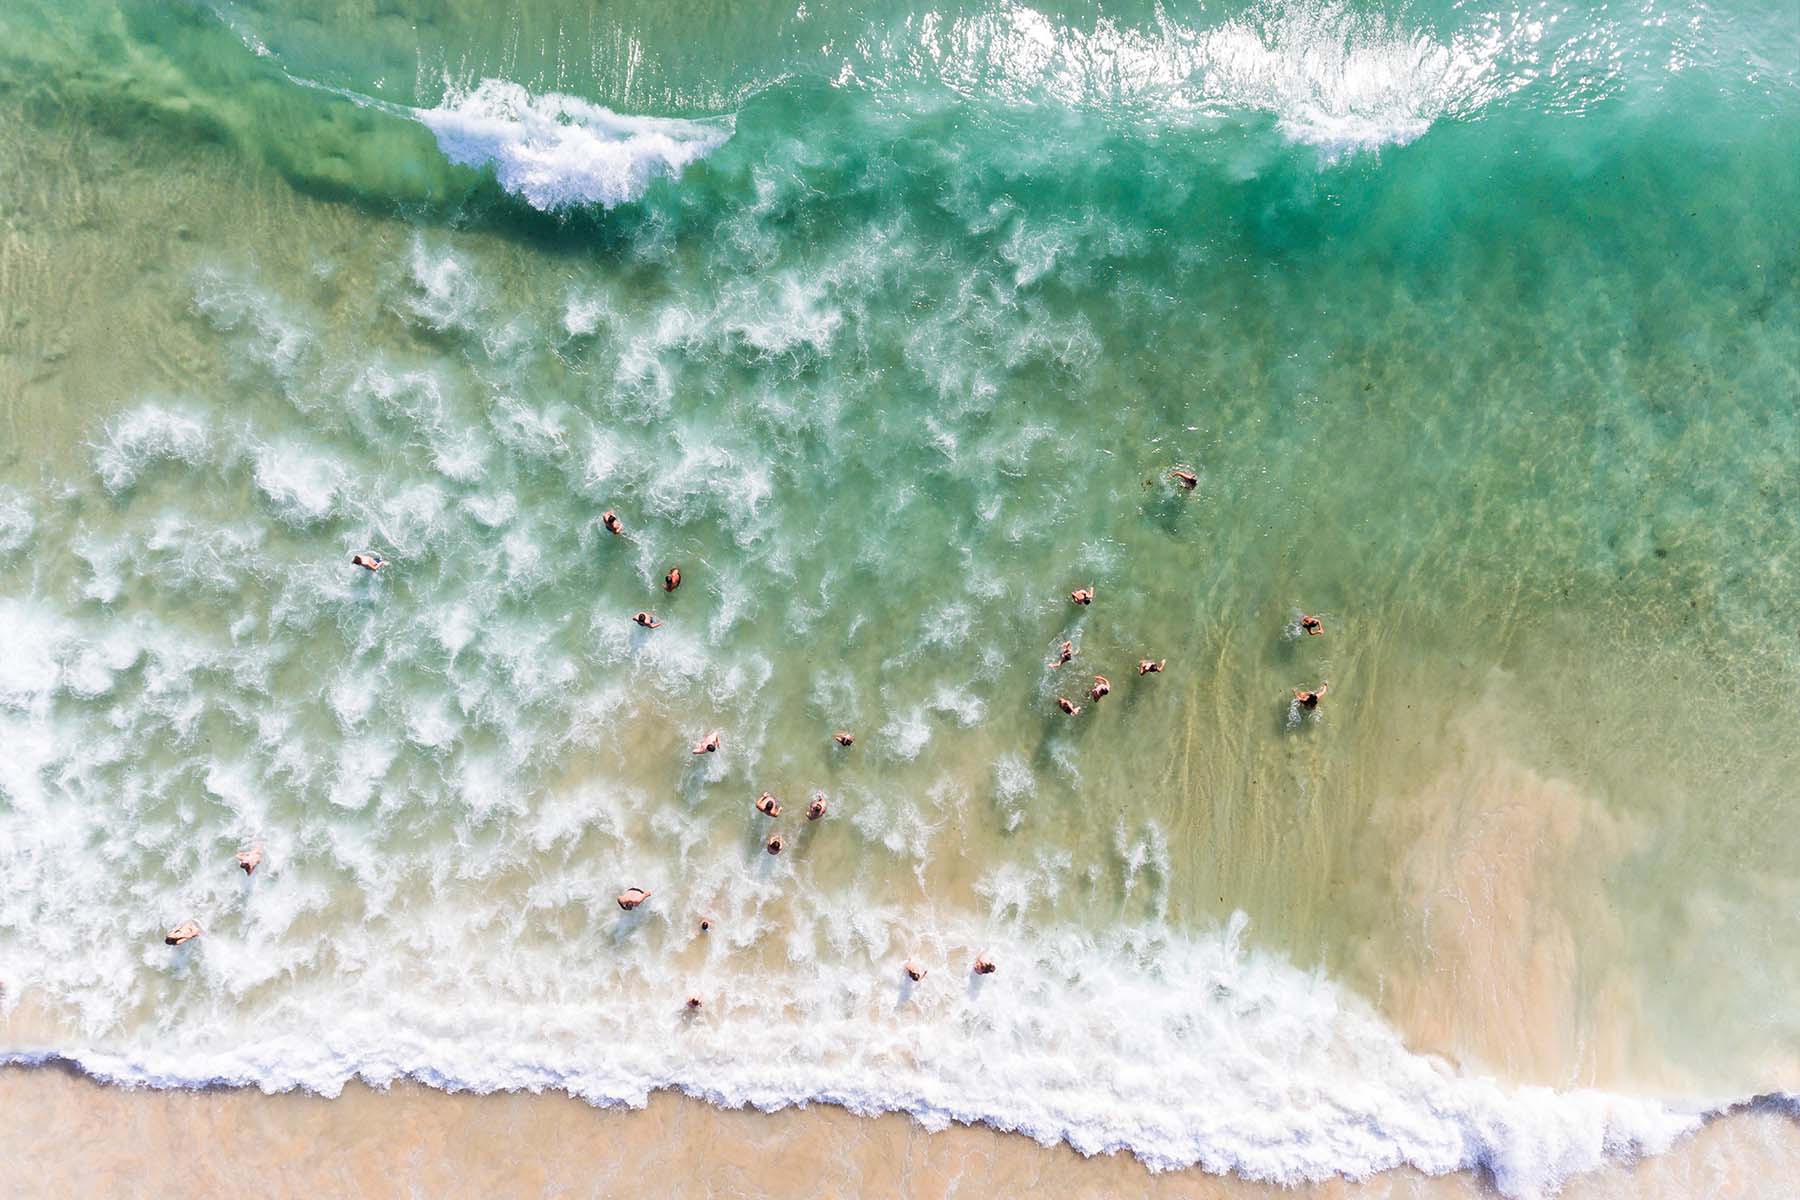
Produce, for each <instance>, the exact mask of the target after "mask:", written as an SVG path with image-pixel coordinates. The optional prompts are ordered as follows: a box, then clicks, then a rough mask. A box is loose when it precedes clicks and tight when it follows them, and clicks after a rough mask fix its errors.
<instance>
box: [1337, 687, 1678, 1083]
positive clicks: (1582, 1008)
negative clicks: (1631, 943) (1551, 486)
mask: <svg viewBox="0 0 1800 1200" xmlns="http://www.w3.org/2000/svg"><path fill="white" fill-rule="evenodd" d="M1503 692H1504V688H1503V686H1502V681H1499V680H1496V681H1494V683H1493V685H1492V686H1490V688H1489V689H1488V690H1487V691H1486V693H1485V694H1484V695H1483V696H1482V698H1481V699H1480V701H1479V702H1477V703H1474V704H1472V705H1470V706H1469V707H1468V708H1467V709H1466V710H1465V711H1464V712H1463V713H1462V714H1461V715H1460V716H1458V717H1457V718H1456V719H1454V720H1453V721H1451V722H1450V724H1449V726H1448V729H1447V740H1448V742H1449V745H1450V747H1451V749H1450V752H1449V753H1448V755H1447V757H1446V758H1445V760H1444V762H1443V766H1442V767H1441V769H1440V770H1439V772H1438V773H1437V775H1436V776H1435V778H1433V779H1432V780H1431V781H1430V782H1429V783H1427V784H1426V785H1425V786H1424V787H1423V788H1422V789H1421V790H1420V792H1419V793H1418V794H1417V795H1415V796H1411V797H1408V798H1407V799H1406V800H1405V802H1404V803H1402V804H1400V805H1396V806H1391V808H1390V810H1389V812H1388V813H1387V814H1386V819H1387V821H1388V822H1389V823H1390V826H1391V827H1390V828H1388V829H1386V830H1384V833H1383V836H1384V840H1385V841H1386V842H1387V844H1389V845H1399V846H1404V847H1406V849H1405V851H1404V853H1403V854H1400V855H1399V856H1397V857H1396V858H1394V859H1392V860H1391V865H1390V866H1389V867H1388V875H1389V883H1390V885H1391V888H1392V893H1393V894H1394V895H1395V896H1396V897H1397V899H1398V904H1399V908H1398V911H1397V912H1396V914H1395V915H1396V917H1397V920H1396V921H1395V923H1394V925H1393V926H1392V927H1391V928H1389V929H1388V930H1386V931H1384V932H1383V933H1382V934H1381V935H1379V936H1378V937H1377V938H1375V939H1374V940H1372V941H1370V942H1368V943H1365V946H1364V955H1363V957H1362V961H1361V962H1359V964H1358V968H1359V972H1360V973H1362V974H1363V976H1364V977H1365V979H1366V978H1374V979H1376V980H1378V984H1377V986H1376V988H1375V989H1374V990H1373V991H1372V993H1371V995H1372V997H1373V998H1374V999H1376V1001H1377V1004H1378V1007H1379V1008H1380V1010H1381V1012H1382V1014H1383V1015H1384V1016H1385V1017H1386V1018H1387V1019H1388V1020H1390V1021H1391V1022H1393V1024H1394V1025H1395V1026H1396V1027H1397V1028H1398V1029H1399V1030H1400V1031H1401V1032H1402V1034H1403V1036H1404V1037H1405V1038H1406V1041H1407V1043H1408V1045H1409V1046H1411V1047H1412V1048H1413V1049H1415V1050H1418V1051H1421V1052H1427V1053H1435V1054H1439V1055H1442V1056H1444V1057H1446V1058H1449V1059H1451V1060H1453V1061H1455V1062H1456V1063H1457V1064H1458V1065H1459V1066H1460V1067H1462V1068H1463V1069H1465V1070H1466V1071H1470V1072H1473V1073H1485V1072H1493V1073H1497V1074H1499V1075H1501V1076H1503V1077H1505V1078H1508V1079H1513V1080H1520V1081H1530V1082H1535V1083H1544V1084H1548V1085H1551V1086H1554V1087H1558V1088H1574V1087H1602V1088H1613V1089H1619V1088H1623V1089H1625V1090H1634V1091H1635V1090H1641V1089H1668V1090H1671V1091H1681V1090H1683V1089H1682V1087H1681V1085H1682V1083H1683V1081H1682V1080H1680V1079H1679V1078H1675V1077H1673V1076H1671V1075H1670V1073H1669V1071H1668V1069H1667V1068H1666V1067H1665V1066H1664V1065H1663V1060H1662V1059H1661V1056H1660V1055H1656V1054H1654V1053H1653V1052H1652V1051H1651V1050H1650V1049H1649V1048H1648V1047H1644V1046H1642V1045H1638V1044H1636V1043H1637V1042H1638V1041H1640V1040H1641V1037H1640V1034H1639V1032H1638V1031H1640V1030H1641V1028H1642V1022H1641V1018H1640V1014H1639V1011H1638V1003H1637V993H1636V989H1635V986H1634V985H1633V983H1632V982H1631V980H1630V978H1629V976H1628V973H1627V970H1626V964H1625V961H1624V955H1625V934H1624V929H1623V926H1622V924H1621V922H1620V919H1619V916H1618V915H1617V913H1616V912H1615V911H1614V909H1613V908H1612V906H1611V904H1610V903H1609V899H1608V896H1607V894H1606V893H1605V891H1604V890H1603V887H1602V881H1603V880H1604V879H1605V878H1606V877H1607V874H1608V872H1609V871H1610V870H1611V869H1613V868H1614V867H1615V866H1616V865H1617V864H1618V863H1619V862H1621V861H1622V860H1623V859H1624V858H1625V856H1626V855H1627V854H1629V853H1630V851H1631V850H1632V848H1633V846H1634V844H1635V839H1634V836H1633V834H1632V831H1631V830H1630V829H1629V827H1628V826H1627V825H1626V824H1625V823H1624V822H1622V821H1620V820H1619V819H1618V818H1616V817H1614V816H1613V815H1612V814H1611V813H1609V812H1608V811H1607V809H1606V807H1605V805H1604V804H1602V803H1601V801H1600V800H1599V799H1598V798H1597V797H1595V796H1592V795H1590V794H1588V793H1586V792H1584V791H1583V790H1581V789H1580V788H1578V787H1577V786H1576V785H1575V784H1573V783H1572V782H1570V781H1568V780H1566V779H1560V778H1555V777H1552V776H1548V775H1545V774H1543V773H1541V772H1539V771H1538V770H1536V769H1534V768H1532V767H1529V766H1527V765H1525V764H1523V763H1521V762H1519V761H1517V760H1516V759H1514V758H1513V757H1511V756H1510V755H1509V753H1508V752H1507V749H1506V746H1507V740H1506V737H1505V735H1504V733H1503V732H1502V730H1503V728H1504V722H1505V717H1506V713H1507V712H1508V711H1509V710H1508V708H1507V706H1506V701H1505V697H1504V694H1503Z"/></svg>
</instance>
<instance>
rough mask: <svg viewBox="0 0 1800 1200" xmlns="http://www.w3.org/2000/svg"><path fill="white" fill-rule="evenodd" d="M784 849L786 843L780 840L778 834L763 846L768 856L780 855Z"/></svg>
mask: <svg viewBox="0 0 1800 1200" xmlns="http://www.w3.org/2000/svg"><path fill="white" fill-rule="evenodd" d="M786 848H787V843H786V842H784V841H782V840H781V835H780V834H779V833H778V834H776V835H775V836H774V837H772V838H770V839H769V840H768V841H767V842H765V843H764V844H763V849H764V850H767V851H768V852H769V853H770V854H780V853H781V852H782V850H784V849H786Z"/></svg>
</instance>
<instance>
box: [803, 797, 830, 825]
mask: <svg viewBox="0 0 1800 1200" xmlns="http://www.w3.org/2000/svg"><path fill="white" fill-rule="evenodd" d="M826 807H827V806H826V804H825V793H824V792H814V793H813V798H812V803H811V804H809V805H807V806H806V819H807V820H809V821H816V820H818V819H819V818H820V817H822V816H824V815H825V809H826Z"/></svg>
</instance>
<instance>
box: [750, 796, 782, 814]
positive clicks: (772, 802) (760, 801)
mask: <svg viewBox="0 0 1800 1200" xmlns="http://www.w3.org/2000/svg"><path fill="white" fill-rule="evenodd" d="M756 811H757V812H759V813H761V814H762V815H763V816H765V817H779V816H780V815H781V801H779V800H777V799H776V798H775V797H774V796H772V795H770V794H769V793H768V792H764V793H763V794H762V795H760V796H758V797H757V798H756Z"/></svg>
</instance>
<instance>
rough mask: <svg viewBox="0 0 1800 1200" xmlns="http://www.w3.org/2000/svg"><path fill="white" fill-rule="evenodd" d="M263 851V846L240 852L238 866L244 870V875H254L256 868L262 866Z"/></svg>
mask: <svg viewBox="0 0 1800 1200" xmlns="http://www.w3.org/2000/svg"><path fill="white" fill-rule="evenodd" d="M262 860H263V851H262V847H261V846H252V847H250V849H248V850H239V851H238V856H237V865H238V866H240V867H242V868H244V874H246V875H254V874H255V873H256V868H258V867H260V866H262Z"/></svg>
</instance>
